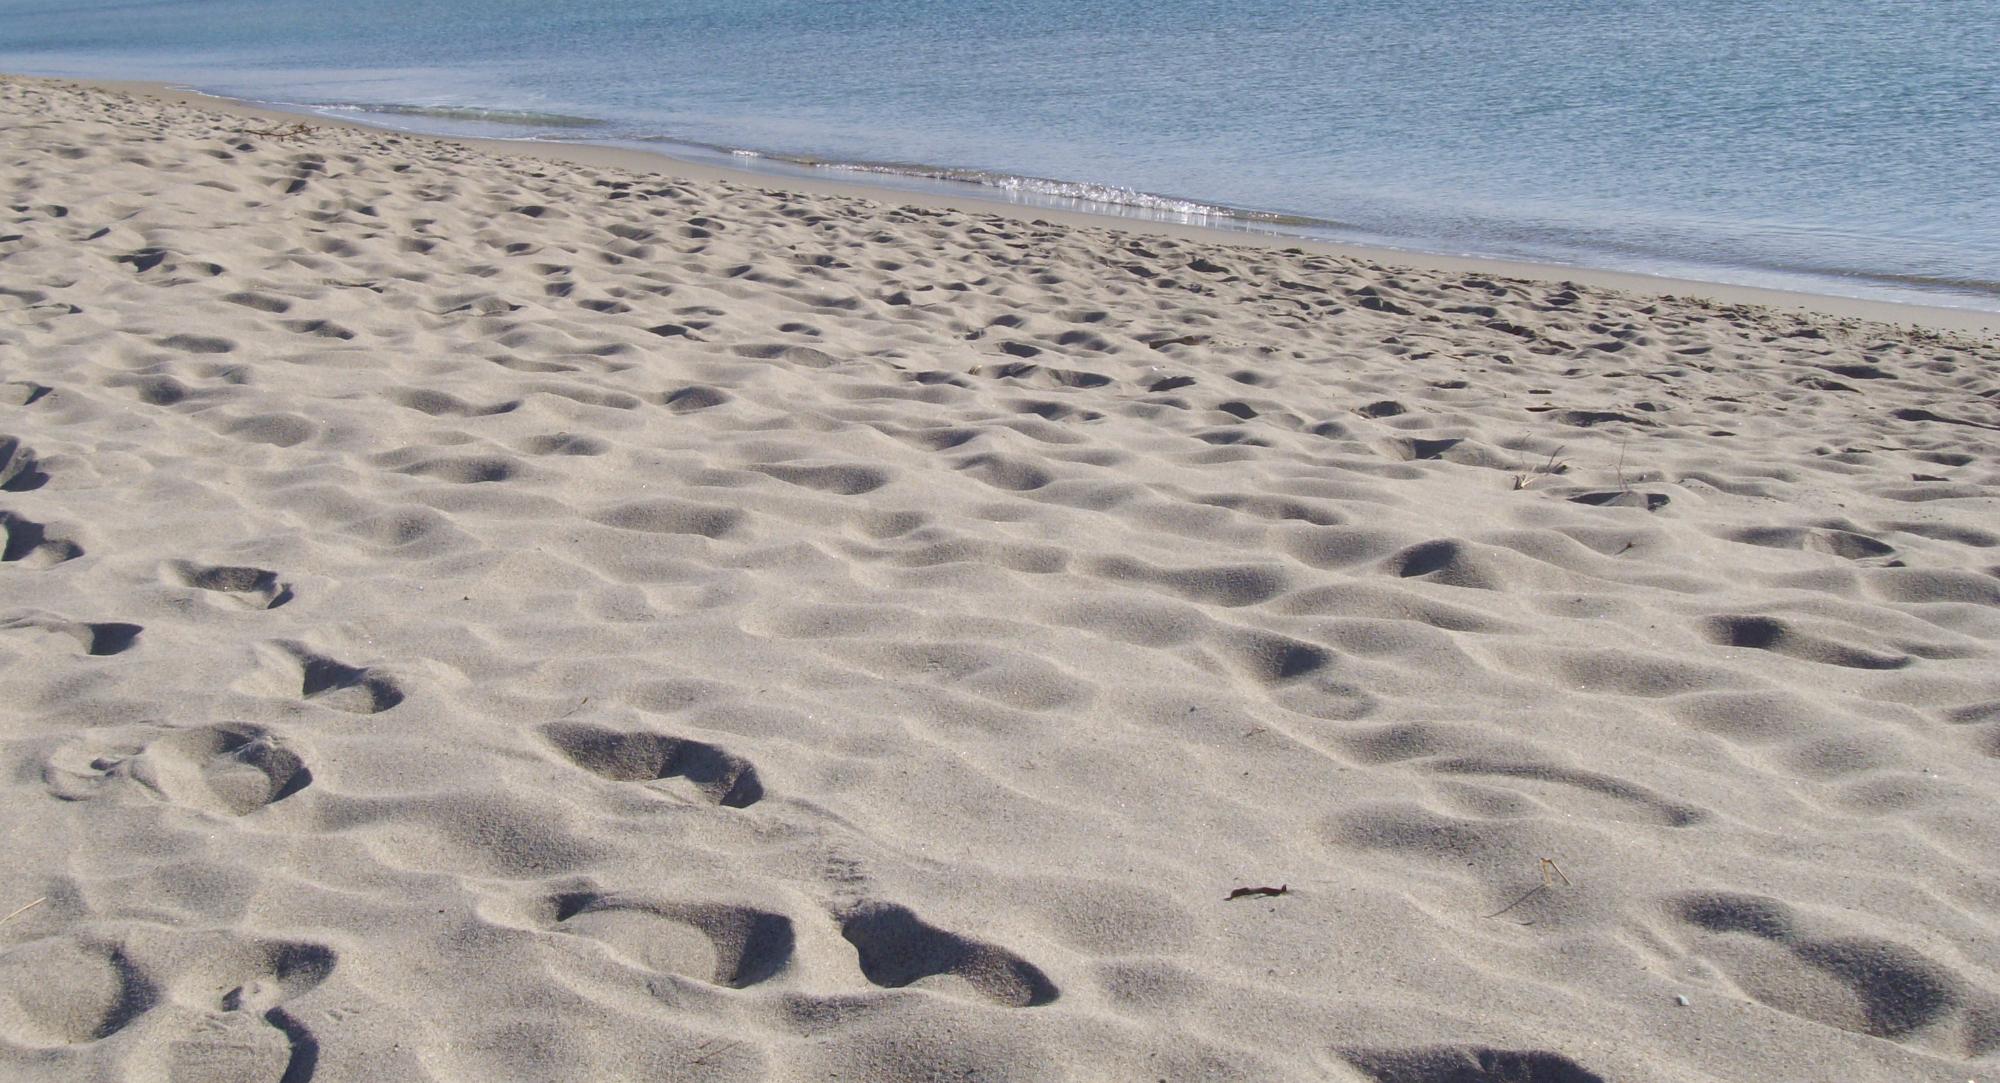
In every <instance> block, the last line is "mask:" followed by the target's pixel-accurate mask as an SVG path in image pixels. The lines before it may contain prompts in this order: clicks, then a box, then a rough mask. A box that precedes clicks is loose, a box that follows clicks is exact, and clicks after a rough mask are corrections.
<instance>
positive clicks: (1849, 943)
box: [1668, 892, 2000, 1057]
mask: <svg viewBox="0 0 2000 1083" xmlns="http://www.w3.org/2000/svg"><path fill="white" fill-rule="evenodd" d="M1668 908H1669V911H1670V912H1671V913H1672V914H1673V916H1674V917H1675V918H1677V919H1679V921H1680V922H1681V923H1682V924H1683V925H1684V927H1685V928H1686V930H1687V935H1688V936H1689V937H1690V938H1691V940H1692V944H1691V946H1692V948H1693V949H1694V950H1695V951H1696V952H1698V953H1700V954H1702V955H1704V956H1706V957H1708V958H1710V959H1713V960H1714V961H1715V962H1716V963H1717V965H1718V966H1719V967H1720V968H1721V970H1722V971H1723V972H1724V973H1725V974H1727V975H1729V977H1730V979H1731V980H1732V981H1733V982H1734V983H1735V985H1736V986H1737V987H1738V988H1739V989H1740V990H1741V991H1742V992H1743V993H1744V994H1746V995H1747V996H1749V997H1750V998H1751V999H1753V1000H1755V1001H1757V1002H1759V1003H1761V1004H1765V1005H1767V1006H1769V1007H1772V1008H1776V1009H1777V1010H1779V1011H1781V1012H1786V1013H1789V1014H1791V1015H1796V1016H1799V1017H1801V1018H1804V1019H1810V1020H1812V1021H1814V1022H1817V1023H1823V1024H1825V1025H1827V1026H1832V1027H1839V1028H1841V1029H1842V1030H1850V1031H1854V1032H1855V1033H1858V1034H1866V1035H1869V1036H1871V1037H1875V1038H1885V1039H1888V1040H1889V1041H1894V1042H1905V1043H1909V1042H1917V1041H1920V1040H1924V1039H1930V1041H1929V1042H1927V1043H1926V1044H1935V1043H1936V1042H1937V1041H1944V1042H1946V1044H1947V1045H1949V1046H1954V1047H1956V1051H1957V1052H1959V1053H1961V1054H1962V1055H1964V1056H1967V1057H1981V1056H1985V1055H1987V1054H1989V1053H1992V1052H1995V1051H1996V1050H2000V997H1995V996H1994V995H1993V993H1992V992H1990V991H1988V990H1984V989H1981V988H1979V987H1977V986H1974V985H1973V984H1972V983H1971V982H1969V981H1968V980H1967V979H1966V978H1965V977H1964V976H1963V975H1960V974H1959V973H1957V972H1956V971H1954V970H1952V969H1951V968H1949V967H1947V966H1945V965H1944V964H1942V963H1939V962H1936V961H1935V960H1932V959H1930V958H1928V957H1926V956H1924V955H1922V954H1921V953H1919V952H1917V951H1915V950H1914V949H1911V948H1907V947H1904V946H1903V945H1901V944H1898V943H1895V942H1894V941H1890V940H1882V939H1877V938H1874V937H1865V936H1850V937H1817V936H1812V935H1809V934H1808V933H1807V932H1806V930H1805V929H1804V927H1803V926H1804V924H1805V923H1804V922H1802V921H1801V920H1800V918H1799V916H1798V915H1797V914H1796V913H1795V912H1794V911H1793V910H1792V908H1791V907H1789V906H1787V905H1785V904H1784V903H1782V902H1779V901H1778V900H1776V899H1772V898H1767V897H1764V896H1761V895H1741V894H1734V893H1729V892H1704V893H1696V894H1689V895H1684V896H1681V897H1679V898H1677V899H1674V900H1672V901H1671V902H1670V903H1669V904H1668ZM1954 1021H1956V1022H1957V1023H1958V1026H1956V1027H1955V1028H1954V1027H1951V1026H1950V1024H1951V1023H1953V1022H1954ZM1950 1030H1955V1032H1956V1033H1955V1034H1947V1033H1941V1032H1946V1031H1950Z"/></svg>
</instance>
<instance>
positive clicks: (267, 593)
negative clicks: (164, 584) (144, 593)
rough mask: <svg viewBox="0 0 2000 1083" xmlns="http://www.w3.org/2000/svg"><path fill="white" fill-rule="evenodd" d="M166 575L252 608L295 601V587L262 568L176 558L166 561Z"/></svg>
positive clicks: (171, 579) (178, 582)
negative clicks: (196, 562)
mask: <svg viewBox="0 0 2000 1083" xmlns="http://www.w3.org/2000/svg"><path fill="white" fill-rule="evenodd" d="M165 578H166V579H167V580H168V581H169V582H172V583H177V584H179V585H181V586H184V587H189V588H192V589H194V590H206V591H211V592H214V593H217V594H223V595H228V596H231V597H233V598H234V599H235V600H236V601H239V602H241V603H243V604H245V605H248V606H249V607H251V608H253V609H276V608H278V607H279V606H281V605H284V604H285V603H286V602H289V601H291V600H292V588H291V587H290V586H289V585H287V584H284V583H280V582H278V573H276V572H272V571H266V570H265V569H263V568H250V567H245V566H242V565H230V564H195V563H193V562H191V561H186V560H176V561H172V562H170V563H168V564H167V566H166V572H165Z"/></svg>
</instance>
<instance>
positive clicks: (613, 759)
mask: <svg viewBox="0 0 2000 1083" xmlns="http://www.w3.org/2000/svg"><path fill="white" fill-rule="evenodd" d="M542 736H543V737H545V738H547V740H548V742H549V743H550V744H552V745H555V746H556V750H557V751H559V752H561V753H562V754H563V756H564V758H566V759H568V760H569V761H570V762H571V763H573V764H576V765H577V766H578V767H581V768H583V769H584V770H586V771H589V772H590V773H591V774H594V775H596V776H598V777H599V778H605V779H610V780H611V781H613V782H655V781H658V780H660V779H665V778H684V779H687V780H688V781H689V782H691V783H693V784H694V787H695V789H696V790H699V791H700V792H701V794H702V796H703V797H704V798H706V799H707V800H708V801H709V802H711V803H713V804H717V805H722V806H724V807H727V808H747V807H748V806H750V805H754V804H756V803H757V802H758V801H760V800H762V799H763V797H764V784H763V783H762V782H760V781H758V779H757V769H756V768H755V767H753V766H751V765H750V762H749V761H748V760H745V759H743V758H742V757H741V756H736V755H733V754H731V753H729V752H725V751H723V750H722V749H720V748H717V747H716V746H714V745H710V744H704V743H702V742H700V741H690V740H686V739H684V738H680V737H668V736H666V735H665V734H659V733H645V732H625V731H620V730H613V729H606V728H604V727H602V726H593V725H590V724H588V723H583V722H553V723H550V724H549V725H547V726H544V727H543V728H542Z"/></svg>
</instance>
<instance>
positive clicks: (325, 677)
mask: <svg viewBox="0 0 2000 1083" xmlns="http://www.w3.org/2000/svg"><path fill="white" fill-rule="evenodd" d="M258 654H259V657H260V660H261V661H262V662H263V663H264V666H263V670H264V671H263V672H262V673H259V674H257V675H256V676H254V677H251V678H249V679H248V680H247V681H245V682H242V684H243V686H244V687H243V690H244V691H249V692H254V693H259V694H266V695H273V694H275V695H288V696H296V697H298V698H300V699H305V700H311V701H312V702H314V703H318V704H322V705H324V706H327V707H331V708H333V709H334V710H337V711H346V712H348V713H349V714H378V713H380V712H382V711H386V710H389V709H390V708H392V707H395V706H396V705H397V704H399V703H401V702H403V689H402V686H401V685H399V684H397V683H396V681H395V680H394V679H393V678H391V677H390V676H389V675H387V674H385V673H382V672H380V671H379V670H376V669H374V668H373V667H370V666H352V665H348V664H347V663H345V662H342V661H340V660H339V659H336V658H332V657H329V656H328V655H324V654H321V653H319V652H318V651H316V650H314V649H312V648H311V647H309V646H307V645H306V644H304V643H300V642H297V641H294V640H275V641H273V642H271V643H267V644H265V645H264V646H262V647H260V648H259V649H258Z"/></svg>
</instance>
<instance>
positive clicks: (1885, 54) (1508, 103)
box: [0, 0, 2000, 309]
mask: <svg viewBox="0 0 2000 1083" xmlns="http://www.w3.org/2000/svg"><path fill="white" fill-rule="evenodd" d="M0 70H5V71H14V72H24V73H38V74H68V75H84V76H108V77H121V78H133V79H163V80H170V81H175V82H181V83H186V84H189V85H193V86H195V87H198V88H201V89H204V90H209V91H212V92H215V93H220V94H226V95H230V96H235V97H243V98H249V99H252V100H259V101H267V102H283V103H288V104H294V105H308V106H315V107H320V108H326V109H328V110H329V111H331V112H335V113H338V114H341V115H348V116H358V117H364V118H366V119H371V120H374V121H376V122H378V123H384V124H388V125H392V126H397V127H405V128H412V129H418V130H427V131H436V132H442V133H458V134H479V135H501V136H538V137H544V138H553V139H564V140H587V141H596V142H608V143H625V144H635V145H643V146H649V147H654V148H657V149H661V150H663V151H666V152H669V153H678V154H682V155H685V156H689V157H702V156H705V155H706V156H722V157H727V158H728V159H729V160H732V161H734V162H737V163H738V164H746V165H752V166H760V167H763V168H768V169H774V170H781V171H782V170H787V169H789V170H794V171H797V170H805V171H813V172H836V173H850V172H854V171H865V172H866V174H867V175H866V176H863V177H859V178H857V179H865V180H873V181H877V182H881V183H889V184H899V185H904V186H931V187H938V186H942V187H955V186H965V185H970V186H974V188H975V189H976V191H978V192H979V193H981V194H985V195H988V196H991V197H993V198H997V199H1008V200H1017V201H1027V202H1037V203H1049V204H1053V205H1069V206H1079V207H1082V208H1084V209H1093V210H1099V211H1103V212H1107V213H1123V214H1132V215H1138V216H1146V217H1159V218H1169V219H1177V220H1184V221H1194V222H1204V223H1207V224H1212V225H1224V226H1232V225H1233V226H1237V227H1240V228H1253V229H1263V230H1277V231H1284V232H1298V233H1304V234H1309V235H1319V236H1327V237H1331V238H1334V239H1346V240H1357V241H1369V242H1375V243H1386V244H1390V245H1394V246H1400V247H1405V248H1411V249H1418V250H1424V251H1435V252H1445V253H1454V254H1474V255H1488V256H1502V257H1515V258H1526V259H1534V260H1541V261H1550V262H1558V263H1571V264H1578V265H1584V266H1594V267H1608V268H1616V269H1623V270H1636V271H1642V272H1652V273H1660V274H1670V275H1677V276H1684V277H1693V278H1700V279H1707V280H1713V281H1723V282H1737V283H1745V284H1753V285H1767V286H1778V287H1788V288H1794V289H1805V290H1810V291H1814V292H1820V293H1833V294H1845V295H1851V296H1863V297H1876V298H1883V299H1890V300H1915V301H1924V302H1927V303H1933V304H1950V305H1960V306H1966V307H1975V308H1984V309H2000V0H1937V2H1932V3H1908V2H1901V0H1894V2H1892V0H1815V2H1809V3H1808V2H1792V0H1768V2H1729V3H1721V2H1711V0H1683V2H1677V3H1665V2H1640V0H1596V2H1589V3H1585V2H1574V3H1572V2H1559V0H1558V2H1526V0H1489V2H1487V3H1483V4H1477V5H1474V4H1463V3H1457V2H1435V0H1405V2H1390V0H1349V2H1319V3H1311V2H1303V0H1300V2H1285V0H1263V2H1259V0H1236V2H1220V0H1152V2H1149V3H1138V2H1132V0H1096V2H1090V0H954V2H947V0H813V2H808V0H792V2H779V0H687V2H682V3H672V2H666V0H652V2H643V0H571V2H568V3H563V4H550V3H547V2H535V3H529V2H526V0H487V2H483V3H476V4H475V3H470V2H463V3H446V2H441V0H429V2H425V0H393V2H392V0H348V2H344V3H337V4H336V3H327V2H325V0H318V2H311V3H308V2H303V0H155V2H146V3H91V2H88V0H86V2H82V3H77V2H70V3H63V4H54V3H49V2H46V0H0ZM739 152H756V153H757V154H759V155H761V157H752V156H751V155H750V154H749V153H739Z"/></svg>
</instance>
